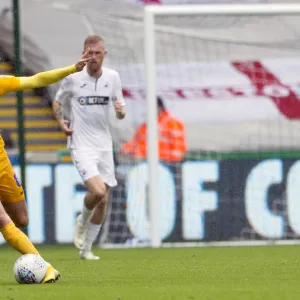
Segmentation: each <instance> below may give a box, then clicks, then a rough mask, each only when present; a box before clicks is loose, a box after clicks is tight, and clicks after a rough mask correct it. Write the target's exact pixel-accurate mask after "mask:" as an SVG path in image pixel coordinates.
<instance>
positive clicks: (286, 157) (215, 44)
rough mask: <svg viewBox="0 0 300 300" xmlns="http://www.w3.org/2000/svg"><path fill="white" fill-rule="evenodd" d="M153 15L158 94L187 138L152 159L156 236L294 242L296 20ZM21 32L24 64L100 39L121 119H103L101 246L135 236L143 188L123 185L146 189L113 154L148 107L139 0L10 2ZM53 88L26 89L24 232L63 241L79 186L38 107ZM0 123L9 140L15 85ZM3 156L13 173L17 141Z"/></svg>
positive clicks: (135, 167)
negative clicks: (110, 175)
mask: <svg viewBox="0 0 300 300" xmlns="http://www.w3.org/2000/svg"><path fill="white" fill-rule="evenodd" d="M162 2H163V1H162ZM166 2H168V1H166ZM181 2H182V3H185V1H184V0H183V1H181ZM190 2H191V1H190ZM190 2H188V1H187V2H186V3H190ZM193 2H197V1H193ZM213 2H216V1H213ZM249 2H275V1H249ZM276 2H280V1H276ZM10 5H11V1H7V0H5V1H2V2H1V4H0V9H2V18H1V21H0V31H1V35H0V49H1V58H2V61H1V72H2V73H3V74H8V73H13V72H14V58H13V55H12V53H13V30H12V23H11V20H12V16H11V13H10V11H9V9H8V10H6V8H10ZM162 5H164V3H162ZM157 21H158V25H159V28H158V32H157V36H158V41H159V43H157V62H158V66H157V68H158V70H159V72H158V92H159V94H160V95H162V96H163V98H164V100H165V102H166V105H167V107H168V109H169V110H170V111H171V113H172V114H174V115H175V116H176V117H178V118H180V119H182V120H183V122H184V124H185V126H186V139H187V145H188V152H187V154H186V157H185V161H184V162H182V163H178V164H174V163H164V164H163V165H162V166H161V167H160V175H159V176H161V178H162V179H161V182H162V184H161V186H160V187H159V203H160V216H159V218H160V219H161V220H162V221H161V225H160V232H161V237H162V239H163V240H164V242H165V243H168V242H185V243H188V242H220V241H222V242H232V241H238V242H240V243H241V242H242V241H246V242H247V241H249V240H250V241H252V240H272V241H274V240H292V241H293V242H295V243H296V242H297V239H298V238H299V235H300V222H299V221H298V219H299V218H298V216H299V213H300V206H299V204H298V203H297V202H298V201H297V199H298V191H297V186H298V184H297V182H298V181H297V180H298V178H299V172H300V170H299V160H298V159H299V157H300V153H299V152H298V151H299V147H300V143H299V138H298V132H299V122H298V118H299V114H300V108H299V99H298V96H299V83H300V82H299V79H298V73H299V72H298V70H299V67H300V60H299V53H298V52H299V51H298V48H299V47H298V46H299V38H298V34H297V29H298V25H299V21H298V20H297V18H296V17H288V18H287V17H281V16H275V17H272V18H266V17H262V18H261V19H260V18H258V17H252V18H246V17H245V18H230V17H228V18H223V19H216V18H206V19H200V18H197V17H193V18H192V17H189V18H187V17H184V18H183V17H181V18H165V19H159V18H158V20H157ZM37 24H38V26H37ZM199 28H201V29H200V30H199ZM274 28H276V30H274ZM21 31H22V47H23V56H22V63H23V70H24V72H25V73H26V74H32V73H36V72H38V71H41V70H46V69H49V68H52V67H60V66H64V65H68V64H71V63H73V62H74V61H76V60H77V59H78V57H79V56H80V55H81V51H82V42H83V40H84V39H85V37H86V36H87V35H88V34H93V33H96V34H100V35H102V36H103V37H104V38H105V40H106V43H107V47H108V51H109V56H108V58H107V60H106V63H105V64H106V65H107V66H111V67H114V68H116V69H117V70H118V71H119V72H120V74H121V79H122V83H123V87H124V96H125V97H126V100H127V102H128V118H127V119H126V120H125V121H124V122H115V121H114V119H113V118H111V127H112V132H113V138H114V142H115V150H116V163H117V176H118V180H119V186H118V188H116V189H115V190H114V191H113V193H112V197H111V206H110V213H109V217H108V218H107V220H106V223H105V226H104V227H103V230H102V232H101V236H99V242H100V243H101V245H102V246H103V247H104V246H107V245H110V246H111V245H116V244H118V245H120V244H121V245H126V246H128V245H132V244H136V243H139V244H145V243H146V244H147V242H148V240H149V221H148V216H147V205H148V203H147V199H146V196H145V193H142V196H140V197H141V198H140V199H136V197H132V198H130V197H128V196H127V195H126V190H128V189H129V188H132V189H133V190H134V191H138V190H137V189H138V186H140V185H141V184H142V186H143V187H145V186H146V179H145V178H146V177H145V176H144V175H145V172H146V171H145V170H146V169H145V165H144V164H140V163H138V162H136V161H126V160H124V159H122V158H120V157H119V155H118V150H119V148H120V145H121V144H122V143H123V142H124V141H126V140H128V139H129V138H130V136H131V135H132V134H133V132H134V130H135V129H136V127H137V126H138V125H139V124H140V123H141V122H142V121H143V120H144V119H145V114H146V110H145V105H144V103H143V100H144V96H143V95H144V93H143V91H144V80H143V76H144V73H143V72H144V69H143V63H144V56H143V10H142V3H140V2H137V3H135V2H134V1H121V0H120V1H117V0H111V1H98V2H97V1H89V2H88V4H87V1H79V0H78V1H31V0H30V1H28V0H27V1H26V2H25V1H21ZM253 33H255V34H253ZM283 37H284V38H283ZM56 89H57V86H55V85H54V86H52V87H50V88H48V89H41V90H37V91H28V92H26V93H25V118H26V122H25V127H26V132H27V135H26V143H27V154H26V157H27V162H28V166H27V185H26V191H27V198H28V203H29V214H30V225H29V227H28V234H29V236H30V238H31V240H32V241H33V242H35V243H56V242H58V243H70V242H71V241H72V231H73V229H72V228H73V224H74V216H75V215H76V212H77V211H78V210H79V209H80V207H81V203H82V199H83V195H84V188H83V187H82V185H81V184H80V178H79V175H78V174H77V172H76V170H75V169H74V167H73V166H72V165H71V164H69V162H70V157H69V155H68V152H67V151H65V137H64V135H63V134H62V133H61V132H60V131H59V128H58V126H57V123H56V121H55V120H54V118H53V115H52V112H51V108H50V105H49V104H50V102H51V99H52V98H53V95H54V93H55V91H56ZM0 124H1V125H0V127H1V128H3V129H5V130H6V132H7V133H10V134H11V137H12V139H13V140H14V141H15V142H16V141H17V130H16V128H17V126H16V111H15V98H14V95H8V96H7V97H5V98H4V99H1V120H0ZM8 152H9V154H10V156H11V158H12V160H13V161H14V162H15V168H16V171H17V173H19V167H18V155H17V154H16V152H17V150H16V149H15V147H12V149H8ZM36 174H38V177H37V175H36ZM141 174H142V176H141ZM141 180H144V182H142V181H141ZM0 243H3V240H0Z"/></svg>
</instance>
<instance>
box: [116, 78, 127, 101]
mask: <svg viewBox="0 0 300 300" xmlns="http://www.w3.org/2000/svg"><path fill="white" fill-rule="evenodd" d="M114 96H115V99H118V100H119V101H120V102H121V104H122V105H123V106H125V105H126V102H125V100H124V97H123V92H122V84H121V78H120V75H119V73H118V72H116V82H115V91H114Z"/></svg>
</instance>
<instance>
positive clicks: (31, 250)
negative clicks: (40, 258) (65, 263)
mask: <svg viewBox="0 0 300 300" xmlns="http://www.w3.org/2000/svg"><path fill="white" fill-rule="evenodd" d="M0 231H1V233H2V235H3V237H4V239H5V240H6V242H7V243H8V244H10V245H11V246H12V247H13V248H14V249H15V250H17V251H18V252H20V253H21V254H36V255H39V252H38V251H37V249H36V248H35V247H34V245H33V244H32V243H31V242H30V240H29V239H28V237H27V236H26V235H25V234H24V233H23V232H22V231H21V230H20V229H19V228H17V227H16V226H15V224H14V223H13V222H12V220H11V218H10V217H9V215H8V214H7V213H6V211H5V209H4V207H3V205H2V203H1V201H0ZM59 278H60V274H59V272H58V271H57V270H55V269H54V268H53V267H52V266H51V265H50V264H49V263H47V273H46V276H45V279H44V282H43V283H53V282H56V281H57V280H58V279H59Z"/></svg>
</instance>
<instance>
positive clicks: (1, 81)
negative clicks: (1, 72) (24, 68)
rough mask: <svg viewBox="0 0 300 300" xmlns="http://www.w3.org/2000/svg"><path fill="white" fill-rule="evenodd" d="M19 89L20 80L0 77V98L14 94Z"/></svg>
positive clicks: (11, 77)
mask: <svg viewBox="0 0 300 300" xmlns="http://www.w3.org/2000/svg"><path fill="white" fill-rule="evenodd" d="M19 89H20V78H18V77H14V76H0V96H3V95H5V94H7V93H11V92H16V91H18V90H19Z"/></svg>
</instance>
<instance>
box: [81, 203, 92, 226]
mask: <svg viewBox="0 0 300 300" xmlns="http://www.w3.org/2000/svg"><path fill="white" fill-rule="evenodd" d="M92 212H93V210H90V209H88V208H87V207H86V206H85V205H84V203H83V208H82V213H81V218H80V219H79V220H80V221H81V225H82V226H85V225H86V223H87V221H88V219H89V218H90V216H91V214H92Z"/></svg>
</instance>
